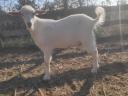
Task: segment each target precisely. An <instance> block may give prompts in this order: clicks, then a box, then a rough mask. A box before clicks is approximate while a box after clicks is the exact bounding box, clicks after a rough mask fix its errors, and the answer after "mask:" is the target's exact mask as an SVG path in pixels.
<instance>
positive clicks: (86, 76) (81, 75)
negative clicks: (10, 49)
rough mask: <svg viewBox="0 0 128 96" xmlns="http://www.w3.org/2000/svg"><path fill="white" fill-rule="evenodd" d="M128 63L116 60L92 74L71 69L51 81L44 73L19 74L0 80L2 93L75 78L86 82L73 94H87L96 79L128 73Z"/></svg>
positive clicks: (57, 83)
mask: <svg viewBox="0 0 128 96" xmlns="http://www.w3.org/2000/svg"><path fill="white" fill-rule="evenodd" d="M127 63H128V62H126V63H121V62H114V63H112V64H106V65H104V66H102V67H101V68H100V69H99V73H98V74H97V75H92V74H91V73H90V69H89V68H83V69H78V70H70V71H66V72H64V73H62V74H57V75H55V76H52V80H51V81H49V82H46V81H43V80H42V77H43V75H40V76H37V77H31V78H27V79H25V78H22V77H18V76H17V77H13V78H11V79H10V80H7V81H3V82H0V93H4V92H5V93H6V92H7V91H9V90H13V89H16V88H20V87H21V88H22V87H23V86H24V87H25V88H27V89H28V90H30V89H33V88H35V89H38V88H44V89H47V88H54V87H60V86H63V85H64V84H66V83H68V84H69V85H72V83H73V80H75V81H80V80H84V84H83V85H82V87H81V88H80V90H79V91H78V92H75V93H74V94H73V96H86V95H87V94H89V91H90V88H91V87H92V86H93V83H94V81H95V80H101V79H102V78H103V77H104V76H106V75H117V74H119V73H122V74H124V73H126V72H127V68H128V65H127ZM110 70H111V71H110Z"/></svg>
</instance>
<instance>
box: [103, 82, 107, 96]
mask: <svg viewBox="0 0 128 96" xmlns="http://www.w3.org/2000/svg"><path fill="white" fill-rule="evenodd" d="M102 91H103V95H104V96H107V95H106V91H105V88H104V83H103V80H102Z"/></svg>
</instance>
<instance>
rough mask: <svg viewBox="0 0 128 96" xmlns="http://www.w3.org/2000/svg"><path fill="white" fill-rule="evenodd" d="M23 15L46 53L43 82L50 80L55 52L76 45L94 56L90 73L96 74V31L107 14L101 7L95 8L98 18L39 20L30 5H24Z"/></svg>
mask: <svg viewBox="0 0 128 96" xmlns="http://www.w3.org/2000/svg"><path fill="white" fill-rule="evenodd" d="M20 12H21V14H22V17H23V19H24V22H25V24H26V26H27V28H28V29H29V31H30V34H31V36H32V38H33V39H34V41H35V43H36V45H37V46H38V47H39V48H40V49H41V51H43V52H44V62H45V75H44V80H48V79H50V62H51V60H52V51H53V49H55V48H67V47H71V46H75V45H77V44H81V45H82V49H85V50H86V51H87V52H88V53H90V54H91V55H92V56H93V59H94V62H93V64H92V66H93V67H92V70H91V72H93V73H96V72H97V69H98V67H99V64H98V51H97V47H96V40H95V35H94V32H93V30H94V28H96V26H97V25H101V24H102V23H103V22H104V21H105V11H104V9H103V8H102V7H97V8H96V15H97V18H96V19H93V18H91V17H89V16H87V15H85V14H76V15H70V16H68V17H65V18H63V19H60V20H52V19H40V18H38V17H37V16H35V15H34V13H35V10H34V9H33V8H32V7H31V6H29V5H25V6H23V7H22V8H21V11H20Z"/></svg>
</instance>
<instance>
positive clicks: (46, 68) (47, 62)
mask: <svg viewBox="0 0 128 96" xmlns="http://www.w3.org/2000/svg"><path fill="white" fill-rule="evenodd" d="M51 60H52V51H51V50H44V77H43V80H50V62H51Z"/></svg>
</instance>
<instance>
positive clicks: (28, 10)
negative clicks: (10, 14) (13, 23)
mask: <svg viewBox="0 0 128 96" xmlns="http://www.w3.org/2000/svg"><path fill="white" fill-rule="evenodd" d="M35 12H36V11H35V9H34V8H33V7H31V6H30V5H24V6H23V7H22V8H21V10H20V13H21V15H22V18H23V19H24V22H25V24H26V26H27V27H28V28H31V25H32V24H31V20H32V18H33V17H34V15H35Z"/></svg>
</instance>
